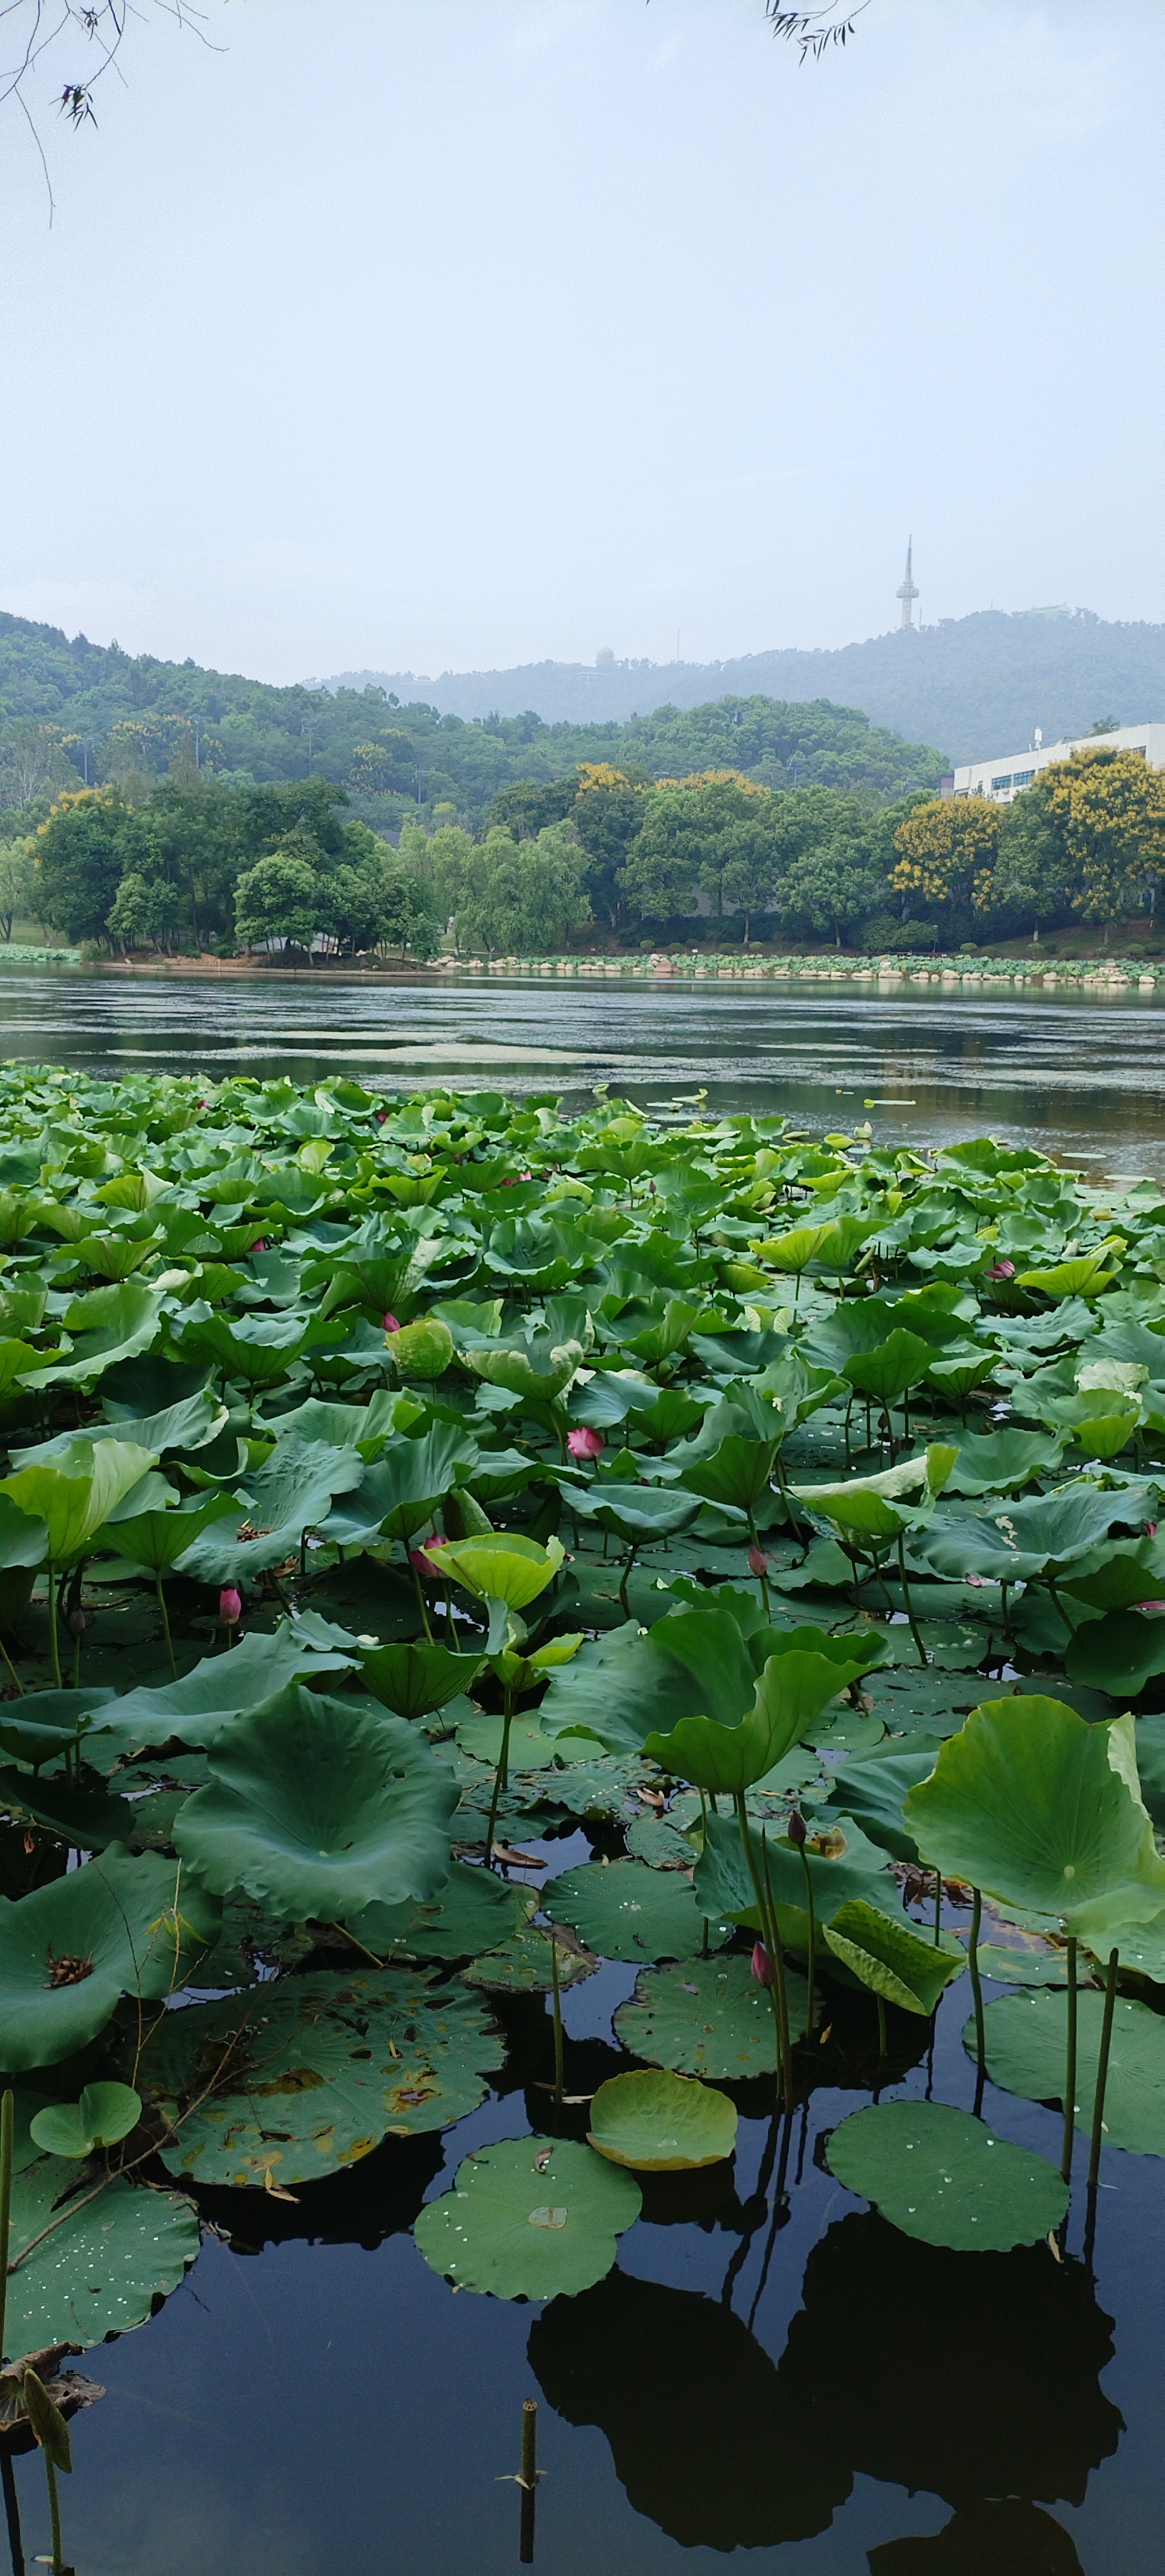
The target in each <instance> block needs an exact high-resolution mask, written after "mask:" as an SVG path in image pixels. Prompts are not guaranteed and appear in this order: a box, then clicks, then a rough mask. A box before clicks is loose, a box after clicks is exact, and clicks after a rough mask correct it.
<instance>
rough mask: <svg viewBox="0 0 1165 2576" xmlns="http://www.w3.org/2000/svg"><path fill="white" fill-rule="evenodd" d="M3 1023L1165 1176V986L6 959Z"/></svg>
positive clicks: (234, 1057)
mask: <svg viewBox="0 0 1165 2576" xmlns="http://www.w3.org/2000/svg"><path fill="white" fill-rule="evenodd" d="M0 1030H2V1044H0V1052H2V1053H3V1054H4V1055H7V1056H14V1057H23V1058H33V1059H38V1060H43V1061H45V1062H48V1063H57V1064H72V1065H77V1066H78V1067H83V1068H84V1069H85V1070H86V1071H89V1072H92V1071H95V1070H96V1069H97V1068H98V1067H106V1068H109V1069H113V1068H114V1067H116V1066H117V1065H119V1064H120V1065H124V1066H125V1067H126V1069H127V1070H128V1069H129V1068H130V1067H131V1066H133V1067H134V1068H136V1069H138V1070H140V1071H143V1072H147V1071H149V1072H162V1071H170V1072H183V1071H186V1072H197V1073H200V1074H202V1075H204V1076H205V1077H206V1078H207V1079H208V1080H210V1081H218V1080H222V1079H223V1078H224V1077H225V1076H226V1075H227V1074H228V1073H252V1074H254V1075H256V1076H258V1077H260V1078H263V1079H266V1078H268V1077H270V1076H272V1075H275V1074H280V1073H288V1074H290V1075H292V1076H293V1077H294V1079H295V1080H296V1081H301V1082H309V1081H313V1080H320V1079H322V1078H323V1077H324V1076H326V1075H327V1074H329V1073H335V1072H337V1071H340V1070H345V1071H350V1072H352V1073H354V1074H357V1075H359V1077H360V1078H361V1079H362V1080H363V1081H364V1082H366V1083H368V1084H370V1085H372V1086H374V1087H385V1088H390V1087H395V1086H396V1084H397V1083H398V1082H399V1083H401V1084H403V1085H404V1086H406V1087H407V1088H409V1089H414V1088H416V1086H417V1085H418V1084H422V1083H425V1082H432V1081H439V1082H450V1083H453V1084H456V1085H461V1086H466V1085H470V1086H472V1085H473V1084H475V1083H476V1084H480V1083H481V1082H482V1081H483V1079H484V1080H485V1081H486V1082H488V1083H490V1084H493V1085H496V1086H501V1087H503V1088H505V1089H507V1090H531V1089H533V1090H547V1089H551V1088H553V1089H555V1090H557V1091H561V1092H562V1093H563V1094H564V1095H565V1096H566V1097H567V1099H570V1098H572V1097H574V1098H576V1099H583V1098H585V1097H587V1096H589V1093H590V1091H591V1088H592V1086H593V1085H594V1084H596V1083H600V1082H606V1083H609V1084H610V1085H611V1087H612V1089H614V1090H617V1091H619V1092H623V1093H626V1094H628V1095H629V1096H630V1097H631V1098H632V1099H634V1100H636V1101H637V1102H639V1103H641V1104H643V1105H646V1104H647V1103H648V1102H649V1101H651V1100H653V1099H662V1098H664V1097H668V1096H673V1095H674V1094H675V1093H677V1092H685V1091H694V1090H696V1089H698V1088H701V1087H706V1089H707V1092H708V1098H709V1103H710V1105H711V1106H712V1107H713V1108H714V1109H719V1110H730V1109H740V1108H746V1107H747V1108H751V1109H754V1110H756V1111H758V1112H759V1111H766V1112H772V1111H774V1110H782V1111H784V1112H785V1113H786V1114H787V1115H789V1116H790V1117H792V1118H794V1119H796V1120H798V1121H802V1122H804V1123H806V1124H808V1125H811V1126H813V1127H817V1128H820V1127H822V1126H826V1127H832V1126H835V1125H836V1126H841V1127H850V1126H852V1125H853V1124H854V1123H855V1122H857V1121H860V1120H861V1119H863V1118H866V1117H869V1118H870V1119H871V1121H872V1122H873V1125H874V1130H875V1134H876V1135H877V1137H878V1139H879V1141H880V1142H882V1141H889V1140H890V1139H891V1138H897V1137H901V1139H902V1141H903V1142H906V1141H907V1140H908V1139H909V1140H914V1141H919V1142H926V1143H929V1144H932V1145H933V1144H941V1143H950V1142H953V1141H954V1140H955V1139H957V1138H958V1137H960V1136H968V1135H971V1134H974V1133H976V1132H977V1131H980V1130H983V1129H989V1130H990V1131H991V1132H992V1133H993V1134H996V1135H999V1136H1002V1137H1005V1138H1007V1139H1009V1140H1011V1141H1013V1142H1015V1141H1026V1142H1031V1143H1035V1144H1038V1145H1040V1146H1042V1147H1043V1148H1045V1149H1046V1150H1047V1151H1048V1152H1051V1153H1055V1154H1059V1155H1064V1156H1067V1157H1068V1158H1069V1159H1070V1160H1073V1161H1081V1162H1084V1161H1087V1162H1089V1163H1091V1164H1093V1165H1094V1166H1095V1167H1096V1168H1097V1170H1098V1171H1099V1172H1101V1173H1104V1172H1108V1171H1110V1170H1111V1171H1113V1172H1114V1173H1115V1172H1119V1173H1122V1174H1129V1173H1132V1172H1134V1171H1137V1170H1147V1171H1151V1172H1154V1173H1157V1172H1160V1173H1163V1174H1165V1093H1163V1086H1162V1082H1161V1064H1162V1044H1163V1040H1165V1000H1162V1001H1159V1000H1157V999H1156V998H1155V997H1145V996H1140V995H1137V996H1133V995H1129V996H1119V997H1116V998H1113V999H1110V1000H1103V1001H1101V1000H1097V999H1096V998H1094V997H1093V996H1087V997H1085V996H1081V995H1078V994H1074V993H1064V994H1055V995H1052V994H1049V995H1047V996H1046V997H1044V998H1041V999H1038V1000H1037V999H1036V998H1034V997H1032V998H1030V999H1029V998H1028V997H1027V996H1020V997H1018V998H1015V999H1009V998H1006V997H1004V996H1000V997H999V998H995V997H994V996H987V995H976V996H974V997H972V996H969V995H968V996H965V997H964V996H963V995H961V994H955V993H951V992H940V991H939V990H937V989H936V990H933V991H931V990H926V991H923V990H920V989H912V988H911V987H909V986H906V985H903V986H900V987H897V988H895V989H893V990H891V991H887V992H877V993H871V992H864V993H862V994H861V995H856V994H855V993H854V991H853V988H852V986H850V985H845V984H838V985H837V986H836V987H834V988H830V987H828V986H821V985H819V986H816V987H815V988H814V989H813V991H812V992H801V991H799V990H797V989H795V988H793V987H791V986H789V985H786V984H777V985H772V984H761V985H755V984H748V985H742V984H723V985H719V984H715V983H704V982H697V981H694V980H687V979H682V978H679V977H676V978H674V979H668V980H661V981H660V982H658V983H644V982H641V981H639V980H636V981H635V982H634V983H630V982H627V983H617V982H615V981H614V980H613V979H612V980H611V981H610V982H605V983H602V984H598V985H595V984H592V983H590V982H586V983H580V982H576V981H575V980H574V979H573V978H571V979H570V980H569V981H568V980H565V979H558V978H546V979H545V980H539V981H537V982H532V981H531V980H530V978H529V977H526V976H521V977H519V976H514V977H504V976H495V975H490V976H480V977H476V976H475V977H469V976H464V975H459V976H458V977H457V978H456V981H454V980H453V979H452V978H451V977H449V976H448V975H447V974H443V975H437V974H434V975H430V976H421V975H408V976H402V977H401V978H400V980H399V981H394V982H392V983H380V982H378V983H375V984H366V983H363V982H362V981H360V980H359V979H358V978H356V977H351V978H347V977H345V978H340V977H333V976H331V975H327V976H326V977H325V975H324V974H322V973H321V974H320V975H318V977H317V976H312V975H311V974H310V973H307V972H305V973H304V974H303V975H302V977H300V978H299V979H297V980H292V979H290V978H287V977H284V976H279V977H276V976H272V977H271V978H270V979H267V978H265V977H263V976H261V975H257V976H255V977H253V978H251V977H239V976H229V977H228V976H224V977H223V978H222V979H221V981H214V980H213V979H212V978H211V977H210V976H208V975H206V974H197V975H188V976H187V975H172V974H169V973H163V974H155V975H151V974H149V973H148V972H135V973H134V974H133V976H132V977H130V976H127V975H123V974H120V973H110V972H102V971H101V970H100V969H96V970H92V969H90V970H85V969H69V968H58V969H50V970H47V971H44V970H42V971H41V972H39V973H36V974H26V973H22V972H20V971H19V970H18V969H17V968H15V967H10V968H6V969H3V970H2V972H0ZM867 1103H872V1104H873V1105H872V1106H866V1105H865V1104H867Z"/></svg>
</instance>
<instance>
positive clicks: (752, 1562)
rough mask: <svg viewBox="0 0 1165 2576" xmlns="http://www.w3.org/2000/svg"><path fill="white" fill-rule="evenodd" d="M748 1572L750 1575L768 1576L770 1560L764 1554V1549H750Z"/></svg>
mask: <svg viewBox="0 0 1165 2576" xmlns="http://www.w3.org/2000/svg"><path fill="white" fill-rule="evenodd" d="M748 1570H749V1573H750V1574H767V1573H768V1570H769V1560H768V1558H767V1556H766V1555H765V1554H764V1551H763V1549H762V1548H759V1547H750V1549H749V1551H748Z"/></svg>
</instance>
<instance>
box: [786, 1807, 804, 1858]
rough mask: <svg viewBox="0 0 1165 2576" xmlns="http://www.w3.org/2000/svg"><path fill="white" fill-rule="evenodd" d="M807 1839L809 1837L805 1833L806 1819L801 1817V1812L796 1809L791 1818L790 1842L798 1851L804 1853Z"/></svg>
mask: <svg viewBox="0 0 1165 2576" xmlns="http://www.w3.org/2000/svg"><path fill="white" fill-rule="evenodd" d="M807 1839H808V1837H807V1835H806V1832H805V1818H804V1816H803V1815H801V1813H800V1812H799V1810H798V1809H797V1808H796V1807H794V1808H793V1810H792V1812H791V1814H790V1817H789V1840H790V1842H791V1843H792V1844H793V1845H794V1847H795V1849H796V1850H797V1851H804V1849H805V1844H806V1841H807Z"/></svg>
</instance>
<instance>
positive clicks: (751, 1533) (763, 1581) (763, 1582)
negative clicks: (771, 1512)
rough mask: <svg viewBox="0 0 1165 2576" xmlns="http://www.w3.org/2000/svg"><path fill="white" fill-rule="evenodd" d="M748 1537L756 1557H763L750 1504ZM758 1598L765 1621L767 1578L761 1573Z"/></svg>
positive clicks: (767, 1612)
mask: <svg viewBox="0 0 1165 2576" xmlns="http://www.w3.org/2000/svg"><path fill="white" fill-rule="evenodd" d="M748 1535H749V1537H750V1539H751V1540H752V1543H753V1546H754V1548H755V1549H756V1552H757V1555H758V1556H762V1555H763V1553H764V1551H763V1549H762V1547H761V1543H760V1540H759V1539H758V1537H757V1534H756V1521H755V1518H754V1516H753V1508H752V1504H751V1503H750V1504H749V1506H748ZM760 1597H761V1600H762V1601H763V1603H764V1612H765V1617H766V1619H767V1618H768V1616H769V1585H768V1576H767V1575H766V1574H763V1573H762V1575H761V1577H760Z"/></svg>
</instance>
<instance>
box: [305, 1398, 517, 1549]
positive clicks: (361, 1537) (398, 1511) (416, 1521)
mask: <svg viewBox="0 0 1165 2576" xmlns="http://www.w3.org/2000/svg"><path fill="white" fill-rule="evenodd" d="M477 1456H478V1451H477V1443H476V1441H474V1440H471V1439H470V1438H468V1437H467V1435H466V1434H464V1433H463V1432H461V1431H459V1430H458V1429H457V1428H456V1426H455V1425H454V1424H452V1423H448V1422H438V1423H435V1424H434V1425H433V1426H432V1428H431V1429H430V1430H429V1431H427V1432H426V1433H425V1435H424V1437H423V1439H416V1440H411V1439H406V1438H400V1439H395V1440H393V1441H391V1442H390V1443H389V1444H388V1446H387V1447H386V1448H385V1450H384V1453H383V1455H382V1456H381V1457H380V1458H379V1459H378V1460H377V1461H376V1462H375V1464H374V1465H373V1466H371V1467H368V1468H366V1470H365V1474H364V1481H363V1484H362V1485H361V1488H360V1491H359V1494H358V1495H357V1496H356V1497H355V1499H354V1500H353V1501H352V1502H351V1503H348V1504H341V1505H339V1507H338V1508H334V1509H333V1510H332V1512H331V1513H330V1514H329V1516H328V1519H327V1521H326V1522H321V1524H320V1528H321V1531H322V1534H323V1535H324V1536H325V1537H326V1538H330V1539H334V1540H335V1541H336V1544H337V1545H338V1546H339V1547H344V1548H349V1547H370V1546H374V1545H375V1543H376V1541H377V1539H378V1538H396V1539H402V1540H407V1539H410V1538H411V1537H412V1536H413V1534H414V1531H416V1530H419V1529H423V1528H424V1525H425V1523H426V1521H431V1520H432V1517H433V1514H434V1512H435V1511H436V1509H437V1505H438V1503H440V1502H441V1501H442V1500H443V1499H444V1496H445V1495H446V1494H447V1493H449V1492H450V1491H451V1490H452V1488H453V1486H454V1485H456V1484H464V1483H466V1482H467V1481H468V1479H469V1477H470V1476H471V1475H472V1473H473V1470H474V1467H475V1465H476V1463H477Z"/></svg>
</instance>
